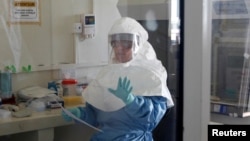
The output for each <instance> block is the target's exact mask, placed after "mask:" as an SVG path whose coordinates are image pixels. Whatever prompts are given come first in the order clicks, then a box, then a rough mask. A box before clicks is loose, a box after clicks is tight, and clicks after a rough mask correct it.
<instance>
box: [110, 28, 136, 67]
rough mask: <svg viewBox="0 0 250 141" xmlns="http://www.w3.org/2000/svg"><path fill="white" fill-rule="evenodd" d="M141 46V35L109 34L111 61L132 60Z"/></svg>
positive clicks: (124, 61) (123, 61) (122, 61)
mask: <svg viewBox="0 0 250 141" xmlns="http://www.w3.org/2000/svg"><path fill="white" fill-rule="evenodd" d="M138 48H139V36H138V35H136V34H131V33H119V34H111V35H109V49H110V50H111V51H110V61H109V63H126V62H129V61H131V60H132V59H133V58H134V56H135V54H136V52H137V50H138Z"/></svg>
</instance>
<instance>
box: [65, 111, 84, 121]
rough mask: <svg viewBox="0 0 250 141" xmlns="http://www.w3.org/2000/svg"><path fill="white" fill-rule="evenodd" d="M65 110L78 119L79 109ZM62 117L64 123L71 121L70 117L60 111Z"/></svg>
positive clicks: (79, 115)
mask: <svg viewBox="0 0 250 141" xmlns="http://www.w3.org/2000/svg"><path fill="white" fill-rule="evenodd" d="M67 110H68V111H69V112H71V113H72V114H73V115H75V116H76V117H78V118H80V117H81V111H80V109H79V108H72V109H67ZM62 117H63V118H64V120H66V121H72V117H70V116H69V115H67V114H66V113H65V112H64V111H62Z"/></svg>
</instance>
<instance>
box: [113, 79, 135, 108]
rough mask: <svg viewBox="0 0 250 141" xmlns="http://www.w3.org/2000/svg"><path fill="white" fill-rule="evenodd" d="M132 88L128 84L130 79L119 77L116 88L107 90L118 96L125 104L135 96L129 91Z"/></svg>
mask: <svg viewBox="0 0 250 141" xmlns="http://www.w3.org/2000/svg"><path fill="white" fill-rule="evenodd" d="M132 89H133V87H132V86H130V80H128V79H127V77H125V78H124V79H122V78H121V77H119V81H118V85H117V88H116V90H113V89H111V88H108V90H109V92H111V93H112V94H114V95H115V96H117V97H119V98H120V99H121V100H122V101H123V102H124V103H125V104H126V105H127V104H129V103H131V102H132V101H133V100H134V99H135V96H134V95H133V94H132V93H131V91H132Z"/></svg>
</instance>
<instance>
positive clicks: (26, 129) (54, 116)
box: [0, 109, 93, 141]
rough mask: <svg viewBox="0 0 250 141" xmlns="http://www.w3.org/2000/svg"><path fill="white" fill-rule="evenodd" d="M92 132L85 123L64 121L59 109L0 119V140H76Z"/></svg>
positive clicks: (88, 135)
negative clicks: (22, 116)
mask: <svg viewBox="0 0 250 141" xmlns="http://www.w3.org/2000/svg"><path fill="white" fill-rule="evenodd" d="M65 133H66V134H65ZM92 133H93V130H91V129H90V128H89V127H87V126H86V125H83V124H81V125H79V124H74V122H66V121H64V119H63V118H62V116H61V109H48V110H45V111H43V112H33V113H32V115H31V116H30V117H24V118H16V117H10V118H6V119H4V118H1V119H0V140H1V141H2V140H3V141H18V140H19V141H20V139H21V140H25V141H69V140H70V139H73V138H76V139H74V141H77V140H88V138H89V137H90V136H91V134H92ZM77 136H79V137H77ZM84 138H86V139H84Z"/></svg>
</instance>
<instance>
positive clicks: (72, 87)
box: [62, 79, 77, 96]
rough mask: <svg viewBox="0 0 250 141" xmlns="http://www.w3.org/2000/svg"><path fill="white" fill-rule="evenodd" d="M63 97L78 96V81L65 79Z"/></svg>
mask: <svg viewBox="0 0 250 141" xmlns="http://www.w3.org/2000/svg"><path fill="white" fill-rule="evenodd" d="M62 87H63V96H76V95H77V91H76V88H77V80H75V79H64V80H63V81H62Z"/></svg>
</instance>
